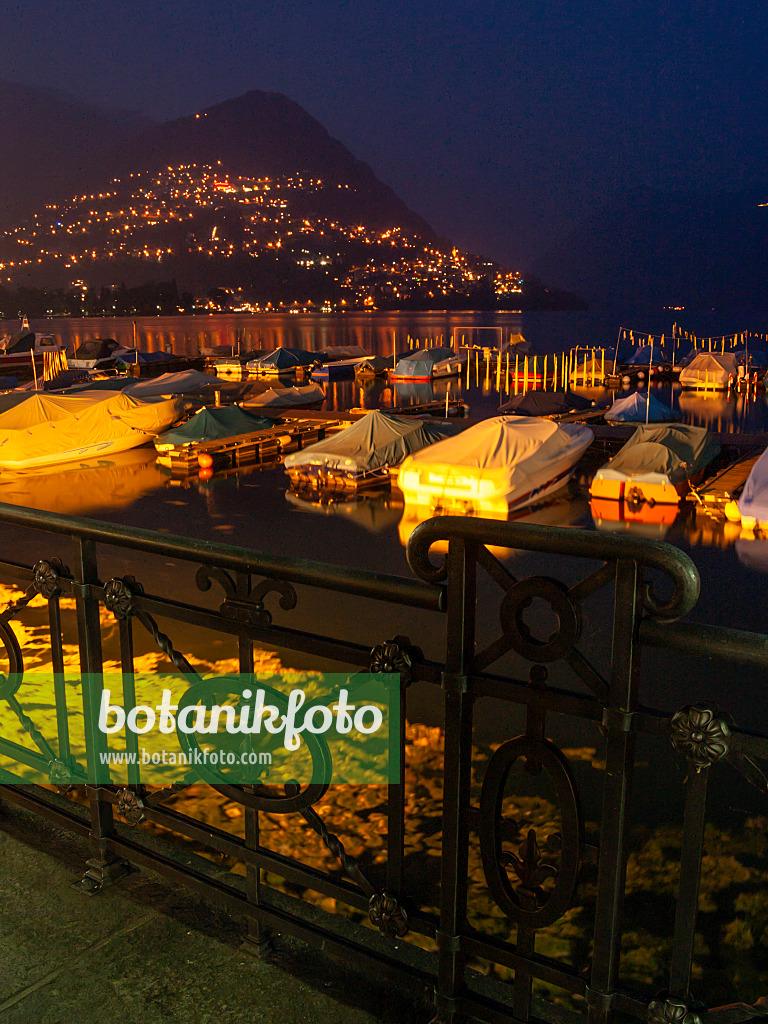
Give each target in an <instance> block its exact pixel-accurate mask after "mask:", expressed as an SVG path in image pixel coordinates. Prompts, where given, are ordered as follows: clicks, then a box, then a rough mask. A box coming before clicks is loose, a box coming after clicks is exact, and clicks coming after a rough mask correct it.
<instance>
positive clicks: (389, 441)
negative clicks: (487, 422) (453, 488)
mask: <svg viewBox="0 0 768 1024" xmlns="http://www.w3.org/2000/svg"><path fill="white" fill-rule="evenodd" d="M456 429H457V427H456V425H455V424H448V423H441V422H439V421H431V420H420V419H417V418H414V417H412V416H395V415H393V414H392V413H386V412H381V411H380V410H378V409H375V410H373V411H372V412H369V413H367V414H366V415H365V416H363V417H361V418H360V419H359V420H357V422H356V423H353V424H352V426H350V427H347V428H346V429H344V430H341V431H339V432H338V433H336V434H332V435H331V436H330V437H327V438H325V439H323V440H322V441H318V443H317V444H314V445H310V446H309V447H308V448H304V449H302V450H301V451H298V452H294V453H293V454H292V455H288V456H286V459H285V463H284V466H285V471H286V473H287V474H288V476H289V477H290V480H291V485H292V486H293V487H294V488H295V489H297V490H305V491H306V490H359V489H361V488H364V487H371V486H377V485H385V486H389V483H390V471H391V469H392V468H394V467H395V466H399V465H400V463H401V462H402V461H403V459H404V458H406V456H410V455H411V454H412V453H413V452H417V451H420V450H421V449H422V448H425V447H427V446H428V445H433V444H434V443H435V442H436V441H442V440H443V439H444V438H445V437H448V436H449V435H451V434H454V433H455V432H456Z"/></svg>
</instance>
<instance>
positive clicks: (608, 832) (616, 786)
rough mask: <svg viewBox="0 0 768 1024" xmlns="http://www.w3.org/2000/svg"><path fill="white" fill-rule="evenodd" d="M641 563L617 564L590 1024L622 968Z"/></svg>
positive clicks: (601, 1012)
mask: <svg viewBox="0 0 768 1024" xmlns="http://www.w3.org/2000/svg"><path fill="white" fill-rule="evenodd" d="M640 584H641V578H640V570H639V566H638V563H637V562H635V561H634V560H630V559H619V560H617V562H616V589H615V600H614V611H613V642H612V648H611V686H610V692H609V695H608V706H607V707H606V708H605V711H604V714H603V726H604V729H605V736H606V741H605V782H604V785H603V813H602V820H601V826H600V854H599V863H598V875H597V906H596V909H595V937H594V946H593V955H592V970H591V975H590V982H589V988H588V991H587V1001H588V1005H589V1020H590V1024H605V1022H606V1021H607V1019H608V1017H609V1013H610V1009H611V1002H612V998H613V992H614V989H615V985H616V980H617V977H618V969H619V956H620V942H621V919H622V913H623V906H624V887H625V882H626V850H625V843H626V832H627V809H628V804H629V797H630V790H631V782H632V772H633V768H634V758H635V735H634V733H633V731H632V710H633V708H634V705H635V699H636V687H637V682H636V680H637V670H638V667H639V653H640V645H639V643H638V641H637V633H638V628H639V622H640V617H641V615H642V607H643V606H642V593H641V588H640Z"/></svg>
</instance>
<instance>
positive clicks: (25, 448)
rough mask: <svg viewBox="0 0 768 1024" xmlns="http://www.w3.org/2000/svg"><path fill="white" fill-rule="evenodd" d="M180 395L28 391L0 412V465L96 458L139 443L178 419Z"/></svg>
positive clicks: (24, 466) (32, 465) (17, 466)
mask: <svg viewBox="0 0 768 1024" xmlns="http://www.w3.org/2000/svg"><path fill="white" fill-rule="evenodd" d="M181 414H182V403H181V399H179V398H160V397H157V398H145V399H138V398H133V397H131V396H130V395H128V394H124V393H123V392H117V393H114V392H103V391H102V392H100V393H99V394H98V396H95V395H66V396H64V395H40V394H32V395H30V397H29V399H28V400H27V401H26V402H22V403H21V404H20V405H17V406H16V407H15V408H13V409H9V410H8V411H7V412H5V413H3V414H2V415H0V468H3V469H30V468H35V467H38V466H51V465H56V464H58V463H60V462H69V461H72V460H75V459H76V460H78V461H80V460H85V459H89V458H98V457H100V456H105V455H108V454H112V453H114V452H119V451H127V450H128V449H130V448H136V447H137V446H138V445H140V444H144V442H145V441H148V440H149V439H150V438H152V437H154V436H155V435H156V434H159V433H161V432H162V431H163V430H167V429H168V427H170V426H171V425H172V424H173V423H176V422H178V420H179V419H180V418H181Z"/></svg>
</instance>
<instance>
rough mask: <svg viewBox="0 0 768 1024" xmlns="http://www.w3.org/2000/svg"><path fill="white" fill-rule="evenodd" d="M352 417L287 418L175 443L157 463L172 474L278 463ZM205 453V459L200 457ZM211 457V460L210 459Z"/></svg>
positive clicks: (320, 438)
mask: <svg viewBox="0 0 768 1024" xmlns="http://www.w3.org/2000/svg"><path fill="white" fill-rule="evenodd" d="M351 422H352V421H351V420H350V419H345V418H341V417H340V418H339V419H330V418H329V417H327V416H326V417H324V418H322V419H320V418H317V419H315V418H305V417H301V418H290V419H284V420H282V421H281V422H280V423H277V424H275V426H274V427H269V428H268V429H266V430H257V431H252V432H250V433H248V434H237V435H235V436H233V437H227V438H221V439H219V440H215V441H198V442H195V443H193V444H184V445H174V446H173V447H172V448H169V449H167V450H166V451H164V452H159V453H158V456H157V462H158V465H161V466H166V467H167V468H168V469H170V470H171V474H172V476H189V474H190V473H197V472H198V470H199V469H203V470H204V471H206V472H209V473H217V472H220V471H223V470H229V469H237V468H240V467H243V466H254V465H261V464H275V463H278V462H280V461H282V459H283V457H284V456H285V455H287V454H288V453H289V452H295V451H298V450H299V449H300V448H306V447H307V445H310V444H314V443H315V442H316V441H321V440H322V439H323V438H324V437H327V436H328V435H329V434H333V433H335V432H336V431H338V430H343V429H344V427H347V426H349V425H350V423H351ZM201 456H202V460H201ZM209 458H210V460H211V461H210V463H208V459H209Z"/></svg>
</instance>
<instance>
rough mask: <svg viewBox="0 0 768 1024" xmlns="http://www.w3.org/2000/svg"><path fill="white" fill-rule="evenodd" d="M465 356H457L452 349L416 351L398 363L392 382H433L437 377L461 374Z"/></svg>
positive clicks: (437, 348) (392, 375) (438, 348)
mask: <svg viewBox="0 0 768 1024" xmlns="http://www.w3.org/2000/svg"><path fill="white" fill-rule="evenodd" d="M465 361H466V357H465V356H459V355H457V354H456V353H455V352H454V351H453V349H452V348H441V347H439V346H435V348H425V349H416V350H415V351H414V352H410V353H409V354H408V355H407V356H403V358H402V359H401V360H400V361H399V362H398V364H397V366H396V367H395V368H394V370H393V371H392V374H391V376H390V379H391V380H433V379H434V378H435V377H450V376H452V375H454V374H457V373H460V372H461V367H462V363H463V362H465Z"/></svg>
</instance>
